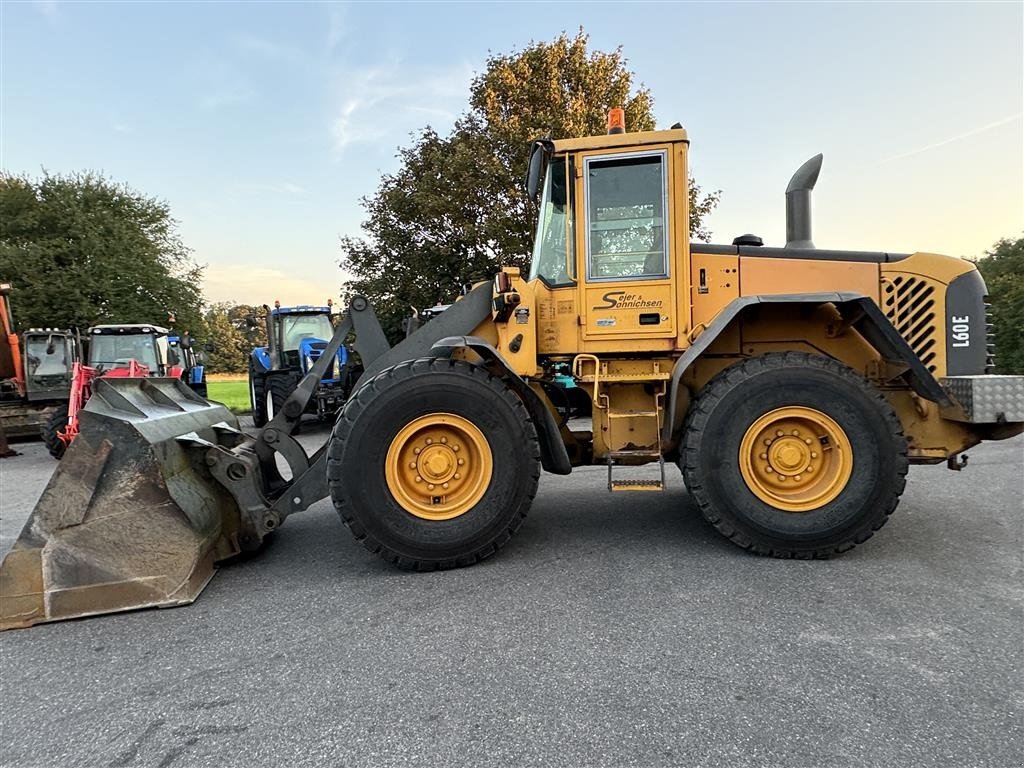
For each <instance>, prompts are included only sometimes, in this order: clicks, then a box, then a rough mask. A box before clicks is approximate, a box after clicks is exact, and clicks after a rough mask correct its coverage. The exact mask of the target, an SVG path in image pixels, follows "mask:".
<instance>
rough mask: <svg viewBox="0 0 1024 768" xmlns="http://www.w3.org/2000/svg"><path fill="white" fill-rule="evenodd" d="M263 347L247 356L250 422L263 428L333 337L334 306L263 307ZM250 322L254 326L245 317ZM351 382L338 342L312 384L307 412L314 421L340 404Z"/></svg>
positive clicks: (344, 351)
mask: <svg viewBox="0 0 1024 768" xmlns="http://www.w3.org/2000/svg"><path fill="white" fill-rule="evenodd" d="M264 311H265V317H264V319H265V322H266V330H267V342H268V343H267V346H265V347H256V348H254V349H253V351H252V354H251V355H250V359H249V395H250V401H251V405H252V409H253V422H254V423H255V424H256V426H262V425H263V424H265V423H266V422H267V421H269V420H270V419H272V418H273V416H274V414H275V413H277V412H278V411H279V410H280V409H281V407H282V406H283V405H284V402H285V400H287V399H288V397H289V395H291V393H292V392H293V391H294V390H295V387H296V386H297V385H298V383H299V381H300V380H301V379H302V377H303V376H305V375H306V374H307V373H309V371H310V370H311V369H312V368H313V366H314V365H315V364H316V362H317V361H318V360H319V359H320V357H321V355H323V353H324V350H325V349H327V345H328V344H329V342H330V340H331V337H333V336H334V322H333V321H332V319H331V318H332V314H333V312H334V308H333V305H332V303H331V302H330V301H329V302H328V304H327V306H311V305H301V306H295V307H282V306H281V303H280V302H274V307H273V309H271V308H270V307H269V306H266V305H264ZM249 323H250V326H251V327H254V326H255V325H256V321H255V319H250V321H249ZM351 385H352V370H351V369H350V366H349V360H348V349H347V348H346V347H345V346H344V345H342V346H341V347H340V348H339V349H338V354H337V358H336V359H335V360H334V361H333V362H332V364H331V365H329V366H328V367H327V370H326V372H325V374H324V376H323V377H322V378H321V379H320V382H319V384H318V385H317V388H316V392H315V396H314V397H313V398H312V399H311V401H310V403H309V406H308V409H307V410H308V411H309V412H310V413H314V414H316V416H317V418H319V419H326V418H329V417H333V415H334V414H335V413H336V412H337V410H338V408H340V407H341V405H342V404H343V403H344V402H345V398H346V397H348V393H349V391H350V389H351Z"/></svg>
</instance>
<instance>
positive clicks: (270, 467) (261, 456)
mask: <svg viewBox="0 0 1024 768" xmlns="http://www.w3.org/2000/svg"><path fill="white" fill-rule="evenodd" d="M490 312H491V286H490V284H489V283H485V284H481V285H478V286H477V287H476V288H474V289H473V290H471V291H470V292H469V293H468V294H467V295H466V296H464V297H463V298H462V300H460V301H457V302H455V304H453V305H452V306H451V307H450V308H449V309H447V310H445V312H444V313H443V314H441V315H439V316H438V317H436V318H435V319H433V320H431V321H430V322H428V323H426V324H425V325H423V326H422V327H421V328H419V329H418V330H417V331H416V332H415V333H413V334H412V335H411V336H409V337H408V338H406V339H405V340H404V341H402V342H401V343H399V344H397V345H395V346H394V347H392V348H389V347H388V343H387V339H386V338H385V336H384V332H383V330H382V329H381V326H380V322H379V321H378V320H377V315H376V314H375V313H374V311H373V308H372V307H371V306H370V303H369V302H368V301H367V300H366V299H365V298H364V297H362V296H355V297H354V298H353V299H352V301H351V302H350V303H349V307H348V311H347V312H346V313H345V316H344V319H343V320H342V321H341V323H339V324H338V326H337V327H336V328H335V331H334V335H333V336H332V337H331V340H330V342H329V343H328V345H327V348H326V349H325V350H324V352H323V354H322V355H321V356H320V359H319V360H317V362H316V363H315V364H314V365H313V367H312V368H311V369H310V370H309V372H308V373H307V374H306V375H305V376H303V378H302V380H301V381H300V382H299V384H298V386H297V387H296V388H295V391H294V392H292V394H291V396H289V398H288V399H287V400H286V401H285V403H284V405H283V406H282V407H281V409H280V411H279V412H278V413H277V414H276V415H275V416H274V418H273V419H271V421H270V422H269V423H268V424H267V425H266V426H264V427H263V429H262V430H260V432H259V433H258V434H257V435H256V436H255V437H254V438H252V439H251V441H246V442H245V443H243V444H242V445H240V446H236V447H234V448H227V447H225V446H221V445H217V446H211V445H205V444H200V445H197V446H196V447H199V448H201V449H203V450H206V451H207V454H206V457H205V462H206V465H207V466H208V467H209V468H210V472H211V474H213V476H214V477H215V478H217V480H218V481H219V482H220V483H221V484H222V485H224V487H225V488H227V490H228V491H229V492H230V493H231V494H232V495H233V496H234V497H235V499H236V500H237V502H238V506H239V509H240V511H241V522H240V526H241V527H240V532H239V539H240V541H241V542H242V547H243V549H254V548H256V547H258V546H259V544H260V542H261V541H262V540H263V537H264V536H266V535H267V534H268V533H270V532H271V531H273V530H275V529H276V528H278V527H279V526H280V525H281V523H282V522H284V520H285V518H287V517H288V516H289V515H292V514H295V513H296V512H301V511H303V510H305V509H308V508H309V507H310V506H311V505H312V504H315V503H316V502H318V501H320V500H321V499H324V498H326V497H327V496H328V488H327V445H326V444H325V445H323V446H321V447H320V448H319V449H318V450H316V451H315V452H314V453H313V454H312V455H309V454H307V453H306V451H305V449H304V448H303V447H302V445H301V444H300V443H299V442H298V440H296V439H295V436H294V435H295V431H296V429H297V428H298V426H299V422H300V420H301V419H302V414H303V413H304V412H305V410H306V406H307V404H308V403H309V401H310V399H311V398H312V397H313V396H314V394H315V392H316V387H317V384H318V383H319V381H320V380H321V379H322V378H323V376H324V375H325V374H326V372H327V368H328V366H330V365H331V364H332V361H333V360H334V357H335V355H337V353H338V350H339V349H340V348H341V345H342V344H343V343H344V341H345V338H346V337H348V335H349V334H350V333H354V334H355V342H354V345H353V346H354V347H355V350H356V352H358V353H359V356H360V357H361V358H362V360H363V366H364V369H365V370H364V373H363V375H362V378H363V379H366V380H369V379H371V378H373V377H374V376H376V375H377V374H378V373H380V372H381V371H383V370H385V369H386V368H389V367H391V366H393V365H396V364H398V363H400V362H402V361H404V360H412V359H415V358H418V357H430V356H434V355H436V354H437V352H436V351H434V350H433V347H434V344H435V342H437V341H439V340H441V339H444V338H447V337H450V336H453V335H466V334H469V333H470V332H472V330H473V329H474V328H476V327H477V326H478V325H479V324H480V323H481V322H482V321H483V320H484V319H485V318H486V317H488V316H489V315H490ZM183 439H186V438H183ZM277 455H280V456H281V457H282V458H283V459H284V460H285V462H286V463H287V464H288V469H289V472H290V475H291V479H290V480H286V479H285V478H284V477H283V476H282V475H281V472H280V471H279V470H278V465H277V460H276V457H277Z"/></svg>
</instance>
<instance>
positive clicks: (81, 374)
mask: <svg viewBox="0 0 1024 768" xmlns="http://www.w3.org/2000/svg"><path fill="white" fill-rule="evenodd" d="M169 333H170V332H169V331H168V330H167V329H166V328H161V327H159V326H156V325H143V324H137V325H97V326H94V327H92V328H90V329H89V331H88V336H87V338H88V347H89V357H88V363H87V364H83V363H80V362H76V363H75V364H74V366H73V367H72V372H71V395H70V397H69V398H68V402H67V405H66V406H62V407H60V408H58V409H57V410H56V412H55V413H54V414H53V416H52V417H51V418H50V421H49V422H48V423H47V424H46V426H45V427H44V428H43V440H44V441H45V442H46V447H47V449H48V450H49V451H50V455H51V456H53V457H54V458H55V459H60V458H61V457H62V456H63V455H64V451H65V450H67V447H68V446H69V445H70V444H71V441H72V440H74V439H75V436H76V435H77V434H78V413H79V411H81V409H82V408H83V407H84V406H85V404H86V403H87V402H88V401H89V398H90V397H91V396H92V387H93V381H94V380H95V379H97V378H133V379H134V378H147V377H149V376H168V377H171V378H176V379H180V378H181V377H182V374H183V373H184V372H185V369H184V368H183V367H182V366H181V365H180V363H179V358H178V353H177V351H176V350H174V349H172V347H171V345H170V344H169V342H168V335H169Z"/></svg>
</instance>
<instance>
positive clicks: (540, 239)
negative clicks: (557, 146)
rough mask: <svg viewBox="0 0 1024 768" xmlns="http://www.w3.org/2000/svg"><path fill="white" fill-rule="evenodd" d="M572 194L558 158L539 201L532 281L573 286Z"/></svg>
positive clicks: (563, 159) (562, 164)
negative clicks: (571, 271) (571, 266)
mask: <svg viewBox="0 0 1024 768" xmlns="http://www.w3.org/2000/svg"><path fill="white" fill-rule="evenodd" d="M572 202H573V201H572V191H571V187H570V186H569V185H568V184H567V183H566V174H565V158H564V157H556V158H554V159H553V160H552V161H551V164H550V165H549V166H548V172H547V177H546V178H545V179H544V196H543V197H542V198H541V201H540V216H539V217H538V221H537V237H536V239H535V240H534V241H533V260H532V262H531V263H530V279H531V280H533V279H534V278H537V277H539V278H541V279H542V280H544V282H546V283H547V284H548V285H571V284H572V282H573V275H571V274H570V273H569V265H570V264H572V263H573V259H572V258H571V257H572V242H573V228H572Z"/></svg>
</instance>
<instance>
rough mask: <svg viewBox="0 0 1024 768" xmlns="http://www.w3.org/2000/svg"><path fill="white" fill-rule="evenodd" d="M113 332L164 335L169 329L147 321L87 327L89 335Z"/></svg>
mask: <svg viewBox="0 0 1024 768" xmlns="http://www.w3.org/2000/svg"><path fill="white" fill-rule="evenodd" d="M115 333H125V334H129V333H155V334H157V335H158V336H166V335H167V334H168V333H170V331H168V330H167V329H166V328H161V327H160V326H159V325H151V324H149V323H124V324H122V325H94V326H93V327H92V328H90V329H89V334H90V335H110V334H115Z"/></svg>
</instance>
